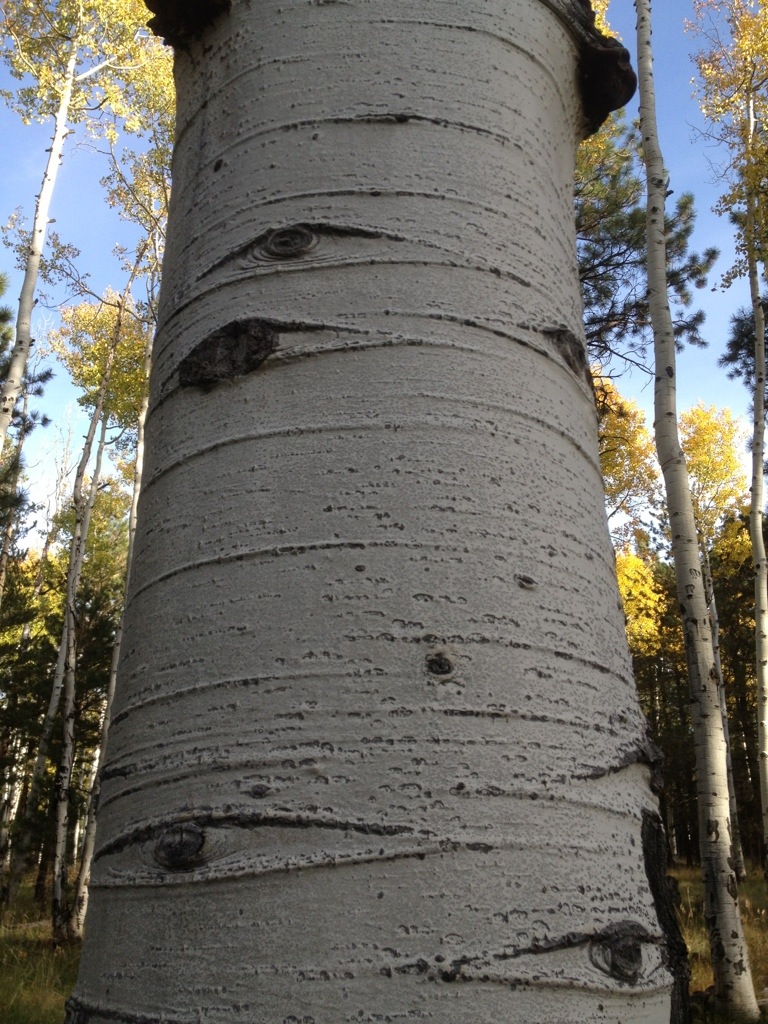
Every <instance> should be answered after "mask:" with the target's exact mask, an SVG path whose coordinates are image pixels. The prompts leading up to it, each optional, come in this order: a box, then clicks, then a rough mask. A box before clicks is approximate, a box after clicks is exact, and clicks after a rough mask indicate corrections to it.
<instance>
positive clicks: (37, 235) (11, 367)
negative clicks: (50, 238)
mask: <svg viewBox="0 0 768 1024" xmlns="http://www.w3.org/2000/svg"><path fill="white" fill-rule="evenodd" d="M70 46H71V50H70V55H69V59H68V61H67V66H66V71H65V74H64V80H63V82H62V84H61V95H60V99H59V106H58V108H57V110H56V114H55V116H54V122H53V138H52V139H51V147H50V149H49V150H48V160H47V161H46V165H45V172H44V174H43V181H42V184H41V187H40V192H39V194H38V197H37V203H36V204H35V216H34V220H33V221H32V230H31V232H30V236H29V249H28V250H27V258H26V261H25V264H24V279H23V281H22V285H21V293H20V295H19V310H18V314H17V317H16V337H15V341H14V345H13V349H12V351H11V359H10V362H9V364H8V375H7V377H6V379H5V383H4V384H3V388H2V393H1V394H0V451H2V448H3V445H4V444H5V438H6V435H7V434H8V429H9V427H10V425H11V421H12V419H13V410H14V408H15V407H16V401H17V399H18V397H19V395H20V394H21V391H22V387H23V384H24V372H25V370H26V368H27V363H28V362H29V354H30V352H31V350H32V311H33V309H34V307H35V290H36V289H37V281H38V278H39V276H40V263H41V261H42V258H43V249H44V248H45V236H46V232H47V230H48V223H49V211H50V208H51V199H52V197H53V190H54V187H55V185H56V178H57V176H58V173H59V167H60V166H61V157H62V153H63V152H64V141H65V140H66V137H67V135H68V132H69V129H68V119H69V107H70V104H71V101H72V90H73V88H74V84H75V80H76V70H77V57H78V44H77V42H76V41H72V42H71V43H70Z"/></svg>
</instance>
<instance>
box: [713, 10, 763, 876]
mask: <svg viewBox="0 0 768 1024" xmlns="http://www.w3.org/2000/svg"><path fill="white" fill-rule="evenodd" d="M696 13H697V18H698V20H697V23H696V28H697V29H698V31H699V32H700V34H701V35H703V37H704V38H705V40H706V42H707V43H708V44H709V49H708V50H705V51H702V52H701V53H699V54H698V55H697V56H696V58H695V60H696V65H697V69H698V72H699V79H700V83H701V89H700V91H701V107H702V111H703V113H704V114H705V116H706V117H707V120H708V121H709V122H710V125H711V126H712V133H713V134H714V135H716V137H717V138H718V139H719V141H720V142H722V143H724V144H725V146H726V147H727V148H728V150H729V156H730V159H729V162H728V167H727V170H726V171H725V173H724V175H723V176H724V178H725V179H726V180H727V183H728V186H729V187H728V190H727V192H726V194H725V195H724V196H723V198H722V200H721V203H720V210H721V212H724V211H726V210H727V211H728V213H729V216H730V219H731V221H732V222H733V223H734V224H735V226H736V228H737V231H736V249H737V260H736V263H735V265H734V267H733V268H732V270H731V271H730V272H729V274H728V275H726V282H727V283H730V282H732V281H733V280H734V279H735V277H736V276H738V275H740V274H743V275H746V277H747V279H748V281H749V291H750V298H751V304H752V315H753V320H754V338H755V348H754V361H753V365H754V384H755V386H754V392H753V409H752V411H753V431H752V484H751V496H752V500H751V506H750V518H749V522H750V538H751V541H752V554H753V563H754V580H755V585H754V602H755V663H756V676H757V689H758V735H759V743H760V748H761V756H760V761H759V764H760V799H761V804H762V811H763V842H764V847H765V849H766V850H767V851H768V555H766V547H765V538H764V532H763V516H764V508H765V482H764V461H765V386H766V362H765V345H764V337H765V313H764V309H763V304H762V301H761V298H760V266H761V264H763V252H764V250H765V243H766V240H768V233H767V231H766V228H768V222H766V221H765V213H764V211H763V210H762V206H763V205H764V204H762V203H761V202H760V201H759V199H760V194H761V191H762V189H763V185H764V181H765V175H766V170H767V169H768V168H766V162H765V144H764V139H762V138H761V129H760V127H759V126H760V125H761V124H762V123H764V120H765V115H766V114H768V108H766V97H765V86H766V83H768V11H766V10H765V9H764V8H763V5H762V4H758V5H757V7H755V5H754V4H753V3H751V2H749V0H700V2H698V3H697V4H696ZM715 19H717V20H715ZM723 31H724V32H725V33H727V35H728V36H729V37H730V38H729V39H727V38H726V39H724V38H723V36H722V35H721V32H723ZM762 273H763V275H764V273H765V267H764V266H763V268H762ZM766 871H768V865H766Z"/></svg>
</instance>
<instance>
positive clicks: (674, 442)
mask: <svg viewBox="0 0 768 1024" xmlns="http://www.w3.org/2000/svg"><path fill="white" fill-rule="evenodd" d="M635 8H636V10H637V50H638V71H639V80H640V128H641V133H642V139H643V154H644V160H645V165H646V170H647V179H648V204H647V211H648V212H647V221H646V223H647V238H648V292H649V306H650V312H651V321H652V325H653V334H654V347H655V356H656V388H655V412H656V417H655V424H654V426H655V431H656V448H657V452H658V457H659V465H660V466H661V470H662V473H663V475H664V484H665V487H666V493H667V509H668V512H669V520H670V528H671V533H672V554H673V557H674V562H675V576H676V580H677V597H678V601H679V605H680V611H681V615H682V626H683V633H684V639H685V652H686V660H687V664H688V675H689V682H690V687H691V717H692V721H693V730H694V743H695V747H696V769H697V771H696V775H697V795H698V816H699V844H700V851H701V862H702V870H703V874H704V903H705V917H706V921H707V926H708V929H709V940H710V950H711V955H712V968H713V973H714V980H715V995H716V998H717V1000H718V1002H719V1003H720V1005H721V1006H722V1007H723V1008H725V1009H726V1010H727V1011H728V1012H729V1013H730V1014H731V1016H732V1019H734V1020H747V1021H753V1020H757V1019H758V1017H759V1015H760V1014H759V1010H758V1007H757V1001H756V999H755V992H754V987H753V985H752V978H751V975H750V971H749V956H748V952H747V946H746V942H745V940H744V933H743V929H742V924H741V917H740V914H739V904H738V894H737V888H736V877H735V873H734V869H733V862H732V859H731V826H730V807H729V796H728V773H727V768H726V743H725V736H724V734H723V723H722V716H721V712H720V694H719V689H720V687H719V685H718V676H717V670H716V666H715V657H714V651H713V647H712V632H711V629H710V621H709V614H708V609H707V600H706V596H705V593H704V582H703V578H702V571H701V562H700V559H699V543H698V536H697V531H696V523H695V520H694V513H693V502H692V500H691V491H690V486H689V482H688V472H687V469H686V465H685V458H684V456H683V452H682V449H681V447H680V440H679V436H678V431H677V408H676V383H675V375H676V369H675V337H674V329H673V325H672V316H671V313H670V307H669V298H668V295H667V258H666V240H665V232H664V203H665V197H666V191H667V186H668V184H669V181H668V176H667V172H666V170H665V168H664V161H663V157H662V153H661V149H660V146H659V141H658V133H657V129H656V101H655V91H654V81H653V53H652V47H651V3H650V0H635Z"/></svg>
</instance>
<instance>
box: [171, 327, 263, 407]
mask: <svg viewBox="0 0 768 1024" xmlns="http://www.w3.org/2000/svg"><path fill="white" fill-rule="evenodd" d="M278 338H279V334H278V331H277V330H276V329H275V327H274V325H273V324H271V323H268V322H267V321H265V320H233V321H231V322H230V323H228V324H225V325H224V326H223V327H220V328H219V329H218V330H216V331H214V332H213V333H212V334H209V335H208V337H207V338H204V339H203V340H202V341H201V342H200V343H199V344H198V345H195V347H194V348H193V349H192V351H191V352H190V353H189V354H188V355H186V356H185V357H184V358H183V359H182V360H181V362H180V363H179V385H180V386H181V387H198V388H202V389H203V391H210V390H211V388H213V387H214V386H215V385H216V384H218V383H219V382H220V381H222V380H227V379H230V378H232V377H242V376H244V375H245V374H247V373H252V372H253V371H254V370H256V369H258V368H259V366H261V364H262V363H263V362H264V360H265V359H266V358H267V356H269V355H271V353H272V352H274V351H275V349H276V348H277V343H278Z"/></svg>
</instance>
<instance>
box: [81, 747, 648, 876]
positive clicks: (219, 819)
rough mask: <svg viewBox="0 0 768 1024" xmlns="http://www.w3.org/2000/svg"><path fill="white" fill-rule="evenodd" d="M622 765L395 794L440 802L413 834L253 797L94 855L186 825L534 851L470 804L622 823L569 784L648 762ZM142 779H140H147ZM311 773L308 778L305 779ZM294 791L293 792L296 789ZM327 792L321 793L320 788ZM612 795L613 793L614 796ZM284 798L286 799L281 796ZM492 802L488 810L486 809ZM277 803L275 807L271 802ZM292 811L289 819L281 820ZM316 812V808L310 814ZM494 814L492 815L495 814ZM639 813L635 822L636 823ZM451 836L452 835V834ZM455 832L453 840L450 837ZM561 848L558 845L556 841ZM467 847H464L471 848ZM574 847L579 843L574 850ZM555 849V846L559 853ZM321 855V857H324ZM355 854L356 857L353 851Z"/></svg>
mask: <svg viewBox="0 0 768 1024" xmlns="http://www.w3.org/2000/svg"><path fill="white" fill-rule="evenodd" d="M622 762H623V763H617V764H616V765H613V766H610V767H608V768H606V770H601V771H599V772H594V773H592V774H589V773H584V774H574V775H572V776H570V777H565V776H563V777H562V778H559V779H555V780H552V779H546V780H543V781H539V782H538V783H536V780H531V783H532V784H531V785H529V786H528V787H527V788H523V787H522V786H520V787H518V788H515V789H512V788H507V789H502V788H501V787H500V786H492V785H490V784H488V785H485V786H479V787H476V788H475V789H471V788H470V787H469V786H466V785H465V784H463V783H461V782H459V783H457V784H456V785H455V786H453V787H451V788H450V790H448V789H446V790H445V791H437V790H430V793H429V794H428V795H427V796H425V795H424V794H423V793H418V794H416V795H413V794H410V795H409V796H408V797H407V798H406V797H404V796H403V794H402V793H397V794H394V795H393V797H392V799H397V800H399V801H401V802H402V801H403V800H404V799H409V800H410V801H411V803H415V804H419V803H420V801H423V800H437V802H438V803H439V805H440V807H439V810H436V809H435V808H434V807H430V808H429V809H428V810H427V811H423V813H422V814H421V818H422V819H423V820H422V824H421V826H420V827H414V825H412V824H405V823H402V824H393V823H391V822H386V821H374V822H365V821H353V820H351V819H350V820H348V819H341V818H339V817H331V816H329V817H322V816H320V817H318V816H317V815H316V814H308V813H307V808H306V807H301V808H299V809H298V810H290V809H289V808H288V807H287V806H285V805H282V806H280V805H278V806H277V807H275V808H274V809H267V810H264V811H255V810H254V809H253V800H258V801H259V802H261V803H262V805H263V803H264V802H267V803H268V802H269V800H268V797H263V796H261V795H259V796H257V797H253V798H252V800H251V802H250V803H249V804H247V805H246V804H243V805H241V807H240V809H239V810H234V809H233V807H232V804H231V803H228V804H226V805H224V806H222V807H221V808H220V809H218V810H216V809H211V808H206V809H203V808H201V809H199V810H196V811H191V810H186V809H185V810H183V812H180V816H178V815H177V816H176V817H174V818H172V819H162V820H161V819H151V820H149V821H147V820H145V821H144V822H143V823H141V824H134V825H132V826H131V827H130V828H129V829H128V830H127V831H124V832H123V833H122V834H121V835H120V836H119V837H117V838H116V839H114V840H112V841H111V843H109V844H106V845H105V846H103V847H101V848H100V849H99V851H98V857H104V856H107V855H108V854H112V853H115V852H118V851H119V850H122V849H124V848H126V847H128V846H130V845H131V844H132V843H134V842H141V841H144V840H148V839H149V838H151V837H152V836H153V835H156V834H158V833H159V831H161V830H162V829H163V828H165V827H168V826H171V825H178V824H184V823H187V822H189V823H191V824H195V825H197V826H206V825H207V826H214V827H226V826H227V825H229V826H237V827H239V828H244V829H247V828H270V829H285V828H295V829H299V828H301V829H308V830H309V829H320V830H332V831H341V832H345V833H357V834H360V835H363V836H377V837H381V838H384V837H390V838H399V837H403V836H404V837H420V838H421V839H423V840H429V841H432V840H437V841H439V842H441V843H443V844H447V845H443V846H442V847H441V849H442V850H444V851H445V850H447V849H459V848H464V847H466V848H468V849H471V850H481V851H482V852H490V851H491V850H500V849H526V848H528V847H530V846H531V845H534V846H535V845H536V844H535V843H531V842H523V841H522V840H521V839H519V838H515V837H516V836H517V832H516V830H515V826H514V825H513V823H511V822H509V823H504V824H499V823H498V822H497V823H496V824H494V825H490V824H488V822H485V823H484V824H482V825H479V824H478V822H476V821H474V819H472V818H470V817H468V816H467V815H468V811H467V808H468V807H469V805H470V804H472V803H473V802H476V801H480V802H482V803H484V804H486V805H487V807H488V810H489V811H490V810H491V808H492V806H493V804H494V803H496V802H498V803H499V804H503V803H511V804H515V805H518V806H532V805H533V804H536V803H537V802H538V801H541V803H542V804H544V805H552V806H553V808H554V809H556V810H557V811H559V812H569V811H574V810H576V809H579V808H583V809H584V811H585V812H588V813H590V814H591V815H593V816H594V815H595V813H596V812H599V813H600V814H603V815H605V816H607V817H609V818H618V819H619V820H624V819H625V818H626V816H627V811H626V809H625V808H616V807H614V806H613V805H612V804H611V802H610V800H609V799H608V798H607V794H606V791H605V787H601V788H598V789H597V790H595V789H594V787H588V786H582V787H581V788H574V782H577V783H588V782H599V781H601V780H602V779H604V778H605V776H607V775H609V774H619V773H622V774H623V773H627V772H634V771H635V769H637V768H638V767H639V768H641V769H643V770H645V768H646V767H647V763H648V762H647V760H646V759H645V758H644V757H643V756H631V757H630V756H626V757H624V758H623V759H622ZM237 767H238V766H234V767H233V769H232V773H233V774H237ZM197 768H198V772H197V775H198V777H200V771H199V766H197ZM146 774H147V773H145V776H146ZM194 774H195V773H194V772H193V771H192V770H191V769H190V771H189V772H187V773H185V774H180V775H178V776H174V777H173V778H172V779H171V780H170V781H171V782H176V781H182V782H183V781H184V780H185V779H186V778H189V777H192V776H194ZM210 774H215V771H214V772H208V773H206V777H207V775H210ZM308 774H311V773H308ZM168 782H169V780H168V779H165V778H162V777H160V778H158V777H157V776H156V775H155V776H152V777H151V778H147V779H146V781H145V782H144V784H143V785H142V786H135V787H130V788H128V789H124V790H117V791H116V792H114V793H112V794H110V795H109V799H108V800H107V801H105V806H106V805H109V804H116V803H119V802H120V801H121V800H125V799H127V798H129V797H134V796H136V795H137V794H141V793H147V792H151V791H152V790H153V789H156V788H157V787H158V786H159V785H168ZM294 788H295V786H294ZM322 788H324V787H322ZM611 792H613V790H612V791H611ZM283 799H285V797H283ZM488 801H491V803H488ZM272 802H273V803H274V801H272ZM459 805H462V806H463V807H464V812H463V813H464V816H465V819H466V820H465V823H464V825H463V826H454V828H453V829H451V830H449V832H448V834H446V828H447V824H446V819H448V824H450V822H451V821H452V819H451V818H450V815H451V814H452V813H454V812H455V811H456V810H457V809H458V807H459ZM397 809H398V810H399V811H400V813H403V809H402V806H401V804H398V805H397ZM289 810H290V813H286V812H287V811H289ZM315 810H316V808H315ZM494 813H495V812H494ZM530 813H532V814H534V816H540V815H541V814H546V813H547V811H544V810H541V811H539V810H532V811H531V812H530ZM639 813H640V812H639V811H638V812H637V815H636V816H637V817H638V820H639ZM427 821H430V822H432V827H427V824H426V822H427ZM478 827H480V828H481V829H482V831H481V833H480V835H482V837H483V838H482V839H480V838H479V837H478V833H477V829H478ZM451 831H453V833H454V834H451ZM456 832H458V835H456V834H455V833H456ZM467 832H469V833H470V834H472V835H473V836H474V838H473V839H472V840H468V839H466V838H465V837H463V836H462V834H461V833H467ZM560 843H562V840H561V841H560ZM468 844H469V845H468ZM566 845H568V846H569V848H571V847H573V846H574V839H573V837H570V839H569V841H568V842H567V843H566ZM576 845H578V844H576ZM545 846H547V847H552V843H550V842H548V843H546V844H545ZM558 848H559V846H558ZM321 852H323V853H325V851H321ZM356 852H359V851H356ZM387 852H388V851H386V849H381V851H380V854H381V855H382V856H384V855H385V854H386V853H387Z"/></svg>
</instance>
